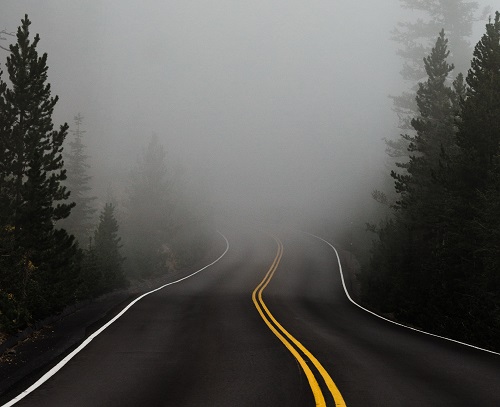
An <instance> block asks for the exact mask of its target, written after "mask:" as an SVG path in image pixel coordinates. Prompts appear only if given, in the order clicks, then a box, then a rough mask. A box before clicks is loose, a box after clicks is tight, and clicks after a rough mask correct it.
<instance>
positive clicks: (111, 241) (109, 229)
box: [89, 203, 127, 294]
mask: <svg viewBox="0 0 500 407" xmlns="http://www.w3.org/2000/svg"><path fill="white" fill-rule="evenodd" d="M114 210H115V207H114V206H113V204H110V203H107V204H105V205H104V209H103V211H102V212H101V215H100V217H99V225H98V226H97V229H96V231H95V233H94V248H93V250H94V253H92V254H91V256H90V257H89V258H90V259H92V258H93V257H94V256H95V263H96V266H97V270H98V276H99V277H98V278H99V280H98V282H96V283H97V284H96V285H97V287H99V289H97V290H96V292H95V294H101V293H103V292H107V291H110V290H112V289H115V288H121V287H124V286H126V283H127V281H126V279H125V277H124V274H123V269H122V263H123V261H124V258H123V257H122V256H121V254H120V248H121V247H122V245H121V238H120V237H119V236H118V222H117V220H116V218H115V216H114Z"/></svg>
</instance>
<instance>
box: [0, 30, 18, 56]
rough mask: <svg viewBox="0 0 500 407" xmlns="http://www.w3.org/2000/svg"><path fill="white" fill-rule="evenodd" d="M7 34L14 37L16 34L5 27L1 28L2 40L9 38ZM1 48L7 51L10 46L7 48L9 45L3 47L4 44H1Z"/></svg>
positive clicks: (0, 35)
mask: <svg viewBox="0 0 500 407" xmlns="http://www.w3.org/2000/svg"><path fill="white" fill-rule="evenodd" d="M6 35H8V36H10V37H14V36H15V34H14V33H11V32H8V31H7V30H5V29H4V30H0V40H3V41H5V40H7V37H5V36H6ZM0 48H1V49H3V50H5V51H9V48H7V47H3V46H1V45H0Z"/></svg>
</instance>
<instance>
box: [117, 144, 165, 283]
mask: <svg viewBox="0 0 500 407" xmlns="http://www.w3.org/2000/svg"><path fill="white" fill-rule="evenodd" d="M165 158H166V153H165V150H164V148H163V146H162V145H161V144H160V142H159V140H158V137H157V136H155V135H153V136H152V137H151V140H150V142H149V143H148V145H147V148H146V149H145V150H144V151H143V152H142V154H141V156H140V157H139V159H138V162H137V164H136V166H135V168H134V169H133V170H132V172H131V179H130V185H129V187H128V200H127V203H126V207H127V212H128V216H127V222H126V238H127V241H126V245H127V248H128V249H127V253H130V255H129V260H130V264H129V265H130V267H131V268H132V270H140V273H141V275H142V276H148V275H152V274H155V273H160V272H161V271H163V270H165V263H166V255H165V250H164V245H165V244H166V243H167V241H168V230H169V229H170V228H171V225H170V222H171V210H172V205H171V203H172V202H171V199H170V197H169V188H170V185H169V179H168V178H167V167H166V162H165ZM132 272H133V271H132Z"/></svg>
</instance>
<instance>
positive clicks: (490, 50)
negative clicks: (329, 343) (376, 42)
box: [361, 1, 500, 350]
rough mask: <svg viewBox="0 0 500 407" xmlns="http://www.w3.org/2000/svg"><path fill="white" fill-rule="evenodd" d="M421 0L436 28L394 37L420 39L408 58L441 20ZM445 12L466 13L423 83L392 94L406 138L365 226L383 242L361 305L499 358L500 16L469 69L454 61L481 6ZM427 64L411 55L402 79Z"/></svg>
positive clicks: (414, 28) (443, 40) (434, 54)
mask: <svg viewBox="0 0 500 407" xmlns="http://www.w3.org/2000/svg"><path fill="white" fill-rule="evenodd" d="M406 3H407V4H409V5H410V4H411V3H412V4H413V6H415V5H416V4H417V2H410V1H408V2H406ZM418 3H421V7H422V9H423V10H424V11H427V12H428V13H430V14H431V16H432V17H434V20H433V19H430V21H431V23H429V24H430V26H423V24H422V23H420V24H411V25H407V26H404V25H403V26H402V27H400V28H401V30H400V31H396V33H395V34H396V37H397V38H396V39H397V40H400V41H402V42H404V41H407V40H408V39H410V38H411V39H412V41H413V42H410V44H413V48H412V46H408V47H407V48H406V51H408V52H407V53H406V54H405V57H409V56H413V55H414V53H413V52H409V50H412V51H414V50H415V47H416V45H415V44H417V43H418V36H419V35H422V34H421V33H426V32H429V34H430V33H431V32H432V30H433V29H435V28H436V27H437V26H439V24H440V23H442V21H438V20H439V19H438V18H437V17H438V16H442V15H443V14H442V13H441V12H438V11H437V10H432V9H431V8H429V7H428V6H425V5H423V4H424V3H426V2H418ZM441 3H444V2H441ZM467 5H468V7H469V11H470V12H469V13H466V12H464V10H466V9H467V7H466V6H467ZM459 6H461V9H460V8H459ZM448 7H457V8H456V9H455V11H461V13H455V14H453V13H451V11H452V10H448V13H446V14H444V15H448V16H455V18H456V16H457V15H459V16H461V18H460V19H459V21H457V20H455V21H449V23H450V24H449V25H448V27H454V31H452V30H448V29H447V28H446V25H445V26H444V28H442V29H441V31H440V32H439V35H435V36H434V38H433V46H432V48H431V49H430V51H428V54H427V55H426V56H425V57H424V58H423V65H422V67H423V68H424V70H425V71H424V72H422V74H423V76H424V79H423V80H420V81H418V84H417V86H416V87H414V88H413V89H410V90H409V91H408V92H407V93H406V94H405V95H403V96H399V97H396V98H394V101H395V107H396V108H397V111H398V112H399V113H400V118H401V128H402V130H403V131H404V133H403V134H402V135H401V137H400V138H399V139H396V140H390V141H388V152H389V155H390V156H391V157H392V158H393V165H391V166H390V172H389V173H390V178H391V179H392V184H393V187H392V188H389V189H387V190H386V191H380V190H375V191H373V197H374V198H375V199H376V200H377V201H378V202H380V203H381V204H383V205H384V206H385V207H386V208H387V212H386V215H385V218H384V220H382V221H381V222H379V223H370V224H368V230H370V231H371V232H374V233H375V234H376V238H375V239H374V243H373V246H372V249H371V253H370V255H369V258H368V260H367V261H366V263H365V266H364V269H363V272H362V274H361V287H362V297H363V301H364V302H365V303H366V304H367V305H368V306H370V307H373V308H374V309H376V310H378V311H379V312H381V313H383V314H385V315H387V316H389V317H391V318H394V319H396V320H398V321H401V322H404V323H406V324H410V325H412V326H415V327H420V328H423V329H425V330H427V331H430V332H433V333H435V334H438V335H444V336H448V337H451V338H454V339H457V340H460V341H464V342H467V343H473V344H476V345H479V346H482V347H486V348H489V349H496V350H498V349H500V348H499V346H500V343H499V341H498V338H499V334H500V239H499V238H500V234H499V233H500V217H499V211H498V209H499V204H500V200H499V198H500V14H499V13H498V12H496V13H495V15H494V16H492V17H491V18H490V20H489V23H488V24H487V25H486V30H485V32H484V33H483V35H482V37H481V39H480V41H479V42H478V43H477V44H476V45H475V47H474V49H473V52H471V55H472V59H471V60H469V68H468V70H467V71H466V72H465V73H462V72H460V71H457V68H456V67H455V65H454V63H453V62H451V60H456V58H457V56H460V55H464V56H465V55H467V53H466V52H464V50H466V49H467V43H466V41H465V39H466V38H467V36H468V35H469V32H470V25H471V22H472V11H473V9H474V4H473V3H467V2H456V4H455V2H454V3H453V4H452V3H450V2H448ZM441 11H442V10H441ZM433 12H434V13H435V14H432V13H433ZM451 23H454V24H451ZM429 28H432V29H431V30H429ZM417 33H420V34H417ZM430 38H432V36H431V35H429V39H430ZM406 43H407V44H408V41H407V42H406ZM454 47H455V48H454ZM460 47H461V48H460ZM456 48H459V49H458V52H455V49H456ZM422 49H423V47H422ZM417 62H418V60H417ZM457 65H459V66H460V67H461V68H462V69H464V68H465V66H464V64H463V61H461V63H460V64H457ZM419 67H420V65H419V64H417V63H414V61H412V60H410V58H407V59H406V63H405V67H404V70H403V73H404V74H407V75H408V76H409V77H410V76H411V75H413V78H418V77H419V76H420V75H421V74H419V73H418V68H419ZM411 68H414V69H411ZM413 97H414V101H415V103H414V104H412V103H408V102H413V100H412V99H413Z"/></svg>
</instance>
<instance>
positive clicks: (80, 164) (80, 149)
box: [60, 113, 96, 245]
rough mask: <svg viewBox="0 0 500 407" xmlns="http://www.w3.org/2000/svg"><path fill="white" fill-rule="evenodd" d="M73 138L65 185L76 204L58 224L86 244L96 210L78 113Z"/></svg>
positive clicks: (67, 161)
mask: <svg viewBox="0 0 500 407" xmlns="http://www.w3.org/2000/svg"><path fill="white" fill-rule="evenodd" d="M74 121H75V130H72V131H71V133H73V136H74V139H73V140H72V141H71V142H70V143H69V147H70V151H69V153H68V154H67V155H66V169H67V180H66V183H65V185H66V186H67V187H68V189H69V191H70V192H71V196H70V199H71V200H72V201H73V202H74V203H75V204H76V206H75V207H74V208H73V210H72V211H71V215H70V216H69V217H67V218H66V219H64V221H63V222H61V223H60V226H61V227H63V228H64V229H66V230H67V231H68V232H69V233H71V234H73V235H74V236H75V237H76V238H77V240H78V241H79V242H80V244H81V245H87V244H88V239H89V237H90V231H91V229H92V219H93V215H94V213H95V212H96V210H95V209H94V208H93V206H92V205H93V202H94V201H95V199H96V197H94V196H90V194H89V192H90V190H91V187H90V186H89V183H90V180H91V179H92V177H91V176H90V175H88V174H87V170H88V169H89V168H90V165H89V164H88V159H89V156H88V155H87V154H85V149H86V146H85V145H84V144H83V141H82V138H83V135H84V134H85V131H84V130H82V129H81V125H82V121H83V117H82V116H81V115H80V113H78V115H76V116H75V118H74Z"/></svg>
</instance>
